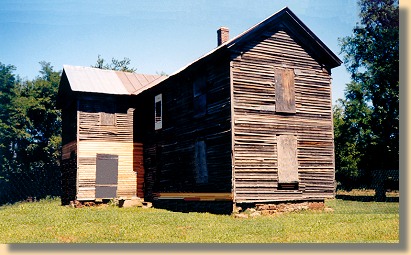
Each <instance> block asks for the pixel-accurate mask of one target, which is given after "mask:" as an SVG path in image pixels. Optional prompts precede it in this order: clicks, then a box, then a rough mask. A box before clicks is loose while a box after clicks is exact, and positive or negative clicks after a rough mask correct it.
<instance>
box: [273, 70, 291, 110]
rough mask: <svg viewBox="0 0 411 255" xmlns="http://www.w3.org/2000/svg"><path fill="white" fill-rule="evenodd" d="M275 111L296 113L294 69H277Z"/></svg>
mask: <svg viewBox="0 0 411 255" xmlns="http://www.w3.org/2000/svg"><path fill="white" fill-rule="evenodd" d="M274 75H275V111H276V112H278V113H295V92H294V70H293V69H280V68H276V69H275V73H274Z"/></svg>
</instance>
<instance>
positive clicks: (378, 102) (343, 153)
mask: <svg viewBox="0 0 411 255" xmlns="http://www.w3.org/2000/svg"><path fill="white" fill-rule="evenodd" d="M358 4H359V7H360V15H359V17H360V22H359V23H357V25H356V26H355V27H354V29H353V33H352V35H351V36H347V37H344V38H341V39H340V45H341V53H343V54H344V63H345V65H346V67H347V70H348V71H349V72H350V74H351V82H350V83H349V84H347V86H346V89H345V99H344V100H340V101H339V102H338V105H337V106H335V107H334V124H335V127H334V129H335V144H336V175H337V178H339V177H340V179H341V177H342V176H345V177H347V178H348V179H350V178H351V181H352V180H353V179H355V177H358V176H361V175H362V176H367V175H368V174H369V172H370V171H371V170H375V169H398V167H399V6H398V0H359V1H358Z"/></svg>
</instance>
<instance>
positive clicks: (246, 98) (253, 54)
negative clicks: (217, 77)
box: [231, 27, 334, 202]
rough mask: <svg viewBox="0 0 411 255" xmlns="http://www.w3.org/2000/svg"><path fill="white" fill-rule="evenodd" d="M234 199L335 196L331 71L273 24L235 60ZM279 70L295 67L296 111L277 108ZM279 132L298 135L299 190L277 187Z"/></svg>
mask: <svg viewBox="0 0 411 255" xmlns="http://www.w3.org/2000/svg"><path fill="white" fill-rule="evenodd" d="M231 66H232V74H233V77H232V83H233V92H232V94H233V99H232V100H233V116H232V120H233V126H234V137H233V148H234V162H235V166H234V190H235V194H234V198H235V201H236V202H257V201H258V202H269V201H288V200H306V199H324V198H327V197H332V196H333V192H334V144H333V128H332V115H331V79H330V74H329V73H328V71H326V70H324V69H323V68H322V66H321V65H320V64H319V63H318V62H317V61H316V60H315V59H314V58H313V57H312V56H311V55H310V54H309V52H307V51H306V50H305V49H304V48H302V47H301V46H300V44H299V42H298V40H297V39H296V38H295V37H294V36H293V35H292V34H291V33H289V32H286V31H285V29H278V28H275V27H273V28H272V29H271V31H267V32H265V33H264V34H262V35H259V36H258V37H256V38H254V39H253V40H250V41H248V42H247V44H245V45H243V46H242V48H241V49H240V50H238V55H237V56H236V57H235V58H234V59H233V61H232V64H231ZM276 69H288V70H293V71H294V93H295V113H287V114H281V113H277V112H276V109H275V108H276V84H275V79H276V77H275V73H276V71H275V70H276ZM278 135H293V136H295V137H296V139H297V164H298V177H299V188H298V190H279V189H278V158H277V142H278V140H277V139H278V137H277V136H278Z"/></svg>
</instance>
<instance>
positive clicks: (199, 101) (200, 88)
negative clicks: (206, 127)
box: [193, 77, 207, 118]
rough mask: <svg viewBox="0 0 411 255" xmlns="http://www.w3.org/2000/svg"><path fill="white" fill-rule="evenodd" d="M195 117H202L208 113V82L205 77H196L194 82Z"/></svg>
mask: <svg viewBox="0 0 411 255" xmlns="http://www.w3.org/2000/svg"><path fill="white" fill-rule="evenodd" d="M193 96H194V107H193V108H194V117H197V118H198V117H202V116H204V115H205V114H206V113H207V82H206V79H205V77H200V78H198V79H196V80H195V81H194V83H193Z"/></svg>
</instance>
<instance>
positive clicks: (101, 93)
mask: <svg viewBox="0 0 411 255" xmlns="http://www.w3.org/2000/svg"><path fill="white" fill-rule="evenodd" d="M162 79H164V77H160V76H158V75H143V74H134V73H126V72H117V71H111V70H101V69H96V68H91V67H75V66H64V68H63V74H62V77H61V80H60V88H59V97H58V106H59V107H60V108H61V109H62V122H63V126H62V132H63V135H62V144H63V146H62V164H61V165H62V168H61V171H62V203H63V204H68V203H69V202H70V201H72V200H79V201H94V200H96V199H100V200H102V199H111V198H124V199H131V198H133V197H136V196H143V193H142V192H143V183H142V181H143V180H144V179H143V178H140V179H137V175H138V174H140V175H144V173H143V172H137V171H142V170H143V167H142V164H143V161H142V157H143V155H142V149H143V148H142V144H137V143H134V142H133V123H134V119H133V114H134V107H133V104H134V103H133V100H134V98H133V96H132V95H133V93H139V92H140V91H141V90H142V89H146V88H148V87H150V86H154V85H155V84H156V82H159V81H161V80H162ZM138 181H139V182H138Z"/></svg>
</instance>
